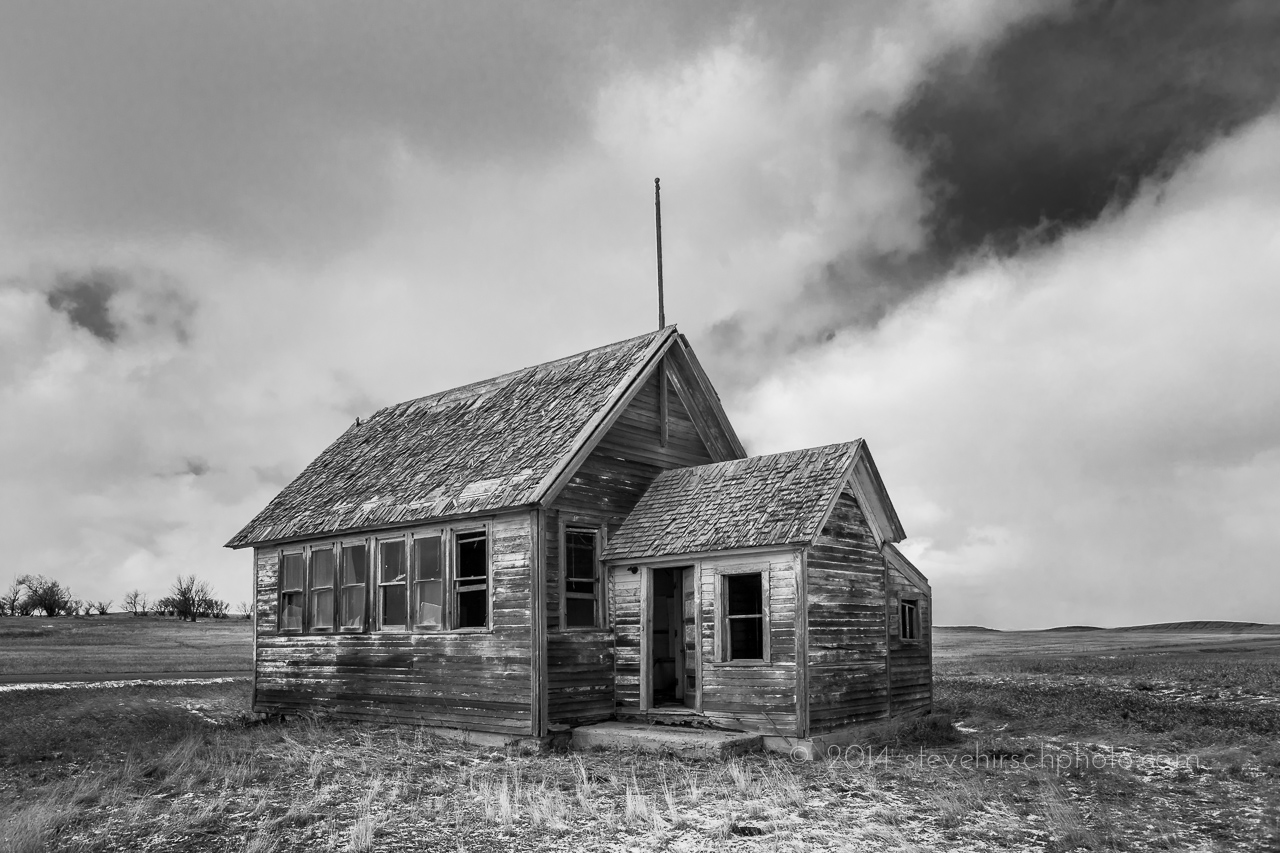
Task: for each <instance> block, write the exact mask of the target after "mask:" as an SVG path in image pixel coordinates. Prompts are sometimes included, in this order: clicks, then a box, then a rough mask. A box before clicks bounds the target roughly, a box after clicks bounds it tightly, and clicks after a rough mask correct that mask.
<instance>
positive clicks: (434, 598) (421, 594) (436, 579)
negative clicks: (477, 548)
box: [413, 536, 444, 627]
mask: <svg viewBox="0 0 1280 853" xmlns="http://www.w3.org/2000/svg"><path fill="white" fill-rule="evenodd" d="M440 543H441V537H439V536H424V537H422V538H420V539H415V540H413V590H414V592H413V609H414V613H415V617H414V621H415V623H416V624H418V625H425V626H431V627H439V626H440V625H441V624H442V619H443V616H444V589H443V587H444V579H443V566H442V563H443V561H442V560H441V559H440V557H441V554H440V550H441V549H440Z"/></svg>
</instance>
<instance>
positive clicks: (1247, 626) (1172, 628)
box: [933, 619, 1280, 634]
mask: <svg viewBox="0 0 1280 853" xmlns="http://www.w3.org/2000/svg"><path fill="white" fill-rule="evenodd" d="M933 629H934V630H935V631H957V632H962V633H970V634H976V633H990V634H1003V633H1005V631H1003V630H1002V629H1000V628H987V627H985V626H982V625H935V626H934V627H933ZM1080 631H1149V632H1152V633H1177V632H1183V633H1187V634H1280V624H1267V623H1264V622H1225V621H1221V620H1212V619H1200V620H1194V621H1189V622H1158V623H1156V624H1153V625H1126V626H1124V627H1123V628H1099V627H1097V626H1096V625H1062V626H1060V627H1057V628H1042V629H1040V631H1039V632H1037V633H1051V632H1061V633H1064V634H1067V633H1072V632H1080Z"/></svg>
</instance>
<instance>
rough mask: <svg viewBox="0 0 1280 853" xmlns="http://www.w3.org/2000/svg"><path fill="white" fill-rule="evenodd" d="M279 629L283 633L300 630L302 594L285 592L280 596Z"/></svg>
mask: <svg viewBox="0 0 1280 853" xmlns="http://www.w3.org/2000/svg"><path fill="white" fill-rule="evenodd" d="M280 628H281V630H284V631H301V630H302V593H300V592H286V593H284V594H283V595H281V596H280Z"/></svg>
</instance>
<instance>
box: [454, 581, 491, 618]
mask: <svg viewBox="0 0 1280 853" xmlns="http://www.w3.org/2000/svg"><path fill="white" fill-rule="evenodd" d="M488 605H489V595H488V591H487V590H485V589H483V588H482V589H471V590H464V591H461V592H459V593H458V618H457V619H456V620H455V625H454V627H456V628H483V627H485V625H487V624H488V622H489V613H488Z"/></svg>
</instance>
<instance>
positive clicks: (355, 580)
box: [338, 544, 369, 631]
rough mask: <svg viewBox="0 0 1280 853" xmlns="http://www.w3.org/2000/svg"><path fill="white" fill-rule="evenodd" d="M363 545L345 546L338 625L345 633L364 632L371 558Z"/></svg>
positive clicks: (341, 570) (343, 547) (343, 548)
mask: <svg viewBox="0 0 1280 853" xmlns="http://www.w3.org/2000/svg"><path fill="white" fill-rule="evenodd" d="M367 550H368V549H367V548H366V547H365V546H364V545H363V544H359V545H343V546H342V563H341V567H340V571H339V574H340V578H341V584H342V592H341V594H340V598H339V600H338V624H339V626H340V627H341V628H342V630H344V631H363V630H364V620H365V610H366V609H367V608H366V603H365V602H366V599H367V596H368V593H367V590H368V584H369V558H368V555H367V553H366V552H367Z"/></svg>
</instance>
